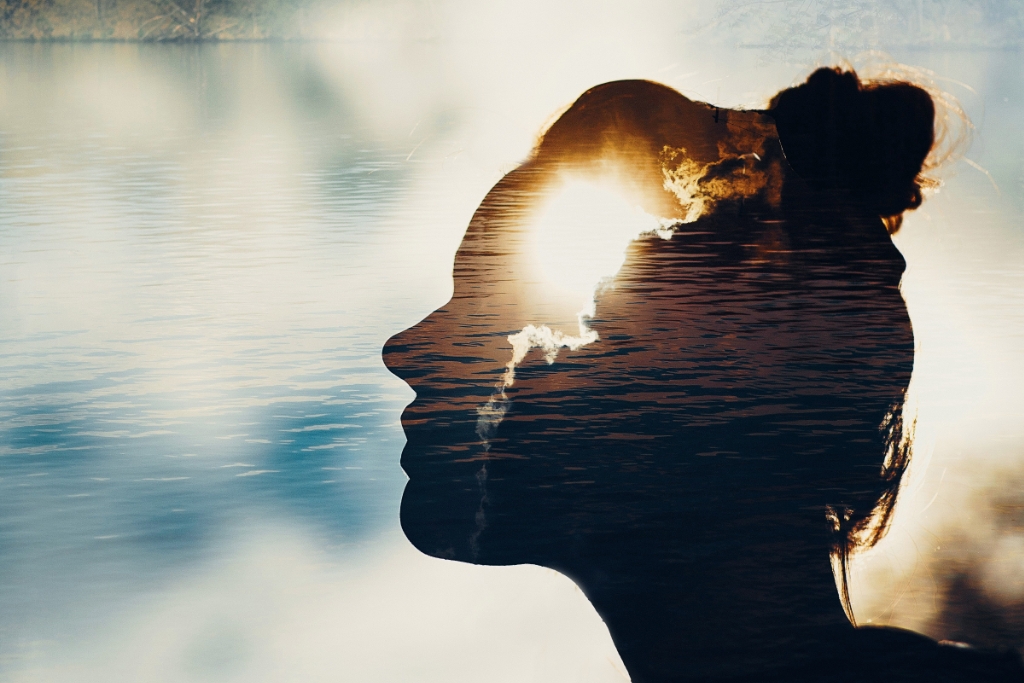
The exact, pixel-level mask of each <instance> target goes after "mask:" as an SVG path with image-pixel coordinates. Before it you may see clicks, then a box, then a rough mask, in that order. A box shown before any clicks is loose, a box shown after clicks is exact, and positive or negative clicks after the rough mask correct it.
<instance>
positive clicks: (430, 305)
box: [0, 22, 1024, 681]
mask: <svg viewBox="0 0 1024 683" xmlns="http://www.w3.org/2000/svg"><path fill="white" fill-rule="evenodd" d="M641 24H642V22H641ZM644 26H646V25H640V27H639V28H638V27H637V26H630V27H627V29H626V30H624V31H623V33H622V35H623V36H625V37H623V38H621V40H618V41H616V40H612V41H611V42H603V41H602V40H597V39H590V38H588V39H583V38H573V39H570V40H565V41H559V40H557V33H551V34H548V33H543V34H541V35H539V36H537V37H536V41H537V45H538V47H537V50H536V51H534V53H533V54H528V55H521V56H520V58H516V59H513V58H512V57H511V56H510V54H511V53H512V51H515V50H517V49H519V48H518V47H517V45H516V44H515V42H514V41H511V40H510V41H507V42H505V43H502V42H500V41H499V42H497V43H494V42H490V43H489V42H486V41H480V40H476V41H466V40H463V41H459V40H455V39H453V40H452V41H450V42H445V41H435V42H416V41H403V40H397V39H396V40H392V41H391V42H386V41H385V42H365V43H358V42H357V43H347V44H316V45H304V46H303V45H263V44H241V45H211V46H200V47H197V46H187V45H166V46H137V45H114V44H97V45H45V44H41V45H32V44H7V45H4V46H3V48H2V51H0V671H2V672H3V677H4V678H5V679H6V680H12V681H37V680H38V681H50V680H53V681H60V680H76V681H90V680H97V681H99V680H168V681H184V680H197V681H199V680H204V681H205V680H210V681H232V680H246V681H254V680H268V681H271V680H283V679H292V678H293V679H294V680H321V679H323V680H328V679H329V680H338V677H339V676H340V677H341V679H344V680H364V681H391V680H407V681H413V680H416V681H435V680H436V681H442V680H443V681H461V680H466V681H469V680H489V681H506V680H507V681H522V680H538V681H548V680H551V681H555V680H558V681H566V680H588V681H593V680H608V681H614V680H624V679H625V674H624V673H623V672H622V670H621V664H620V663H618V662H617V658H616V656H615V653H614V649H613V648H612V647H611V643H610V640H609V638H608V635H607V631H606V630H604V629H603V625H602V624H601V622H600V619H599V618H598V617H597V616H596V614H595V613H594V612H593V610H592V608H590V607H589V605H588V604H587V603H586V601H585V600H584V599H583V598H582V596H581V594H580V593H579V592H578V591H577V590H576V589H575V588H574V586H573V585H572V583H571V582H570V581H568V579H565V578H564V577H560V576H558V575H556V574H555V573H554V572H550V571H547V570H541V569H538V568H531V567H515V568H480V567H472V566H469V565H459V564H455V563H446V562H443V561H441V560H431V559H428V558H425V557H423V556H420V555H418V554H417V553H416V551H414V550H413V549H411V548H410V547H409V546H408V545H407V543H406V541H405V540H404V538H403V537H402V535H401V531H400V529H399V527H398V507H399V501H400V497H401V492H402V489H403V486H404V484H405V481H406V479H405V476H404V474H403V472H402V470H401V468H400V467H399V456H400V454H401V449H402V445H403V443H404V436H403V433H402V430H401V427H400V425H399V423H398V416H399V414H400V412H401V410H402V408H403V407H404V406H405V404H406V403H408V402H409V401H410V400H411V398H412V392H411V390H410V389H408V388H407V387H406V386H405V385H404V383H402V382H401V381H399V380H398V379H397V378H395V377H393V376H392V375H391V374H390V373H388V372H387V370H386V369H385V368H384V366H383V364H382V362H381V360H380V349H381V346H382V344H383V343H384V341H385V340H386V339H387V338H388V337H389V336H391V335H392V334H394V333H395V332H397V331H400V330H402V329H404V328H405V327H407V326H409V325H411V324H412V323H414V322H416V321H417V320H419V319H421V318H422V317H423V316H425V315H426V314H428V313H429V312H430V311H431V310H433V309H434V308H435V307H437V306H439V305H440V304H442V303H444V302H445V301H446V299H447V296H448V295H449V294H450V291H451V272H450V269H451V259H452V255H453V254H454V251H455V248H456V247H457V245H458V242H459V239H460V237H461V234H462V231H463V230H464V228H465V225H466V223H467V221H468V218H469V216H470V215H471V213H472V210H473V208H474V207H475V206H476V204H477V203H478V202H479V200H480V198H481V197H482V196H483V194H484V193H485V192H486V190H487V188H488V187H489V186H490V185H491V184H493V182H494V181H496V180H497V179H498V178H499V177H500V176H501V174H502V172H504V171H507V170H509V169H510V168H512V167H513V166H514V165H515V163H516V161H517V160H519V159H521V158H522V157H523V156H524V155H525V154H526V152H527V151H528V150H529V146H530V143H531V140H532V135H533V134H534V133H535V132H536V130H537V129H539V127H540V126H541V124H542V123H543V122H544V121H545V120H546V119H547V117H548V116H549V115H550V114H551V113H552V112H553V111H555V110H557V109H558V108H559V107H560V106H563V105H564V104H565V103H567V102H570V101H571V100H572V98H573V97H574V96H575V94H577V93H578V92H580V91H582V90H583V89H585V88H586V87H587V86H589V85H591V84H593V83H598V82H602V81H606V80H611V79H614V78H620V77H627V76H633V77H636V76H642V77H648V78H652V79H655V80H661V81H663V82H666V83H668V84H669V85H672V86H674V87H677V88H679V89H681V90H682V91H683V92H685V93H687V94H689V95H691V96H693V97H696V98H703V99H708V100H717V101H718V102H721V103H722V104H725V105H730V106H735V105H741V104H746V105H751V106H753V105H758V104H761V103H763V102H764V100H766V99H767V97H769V96H770V95H771V94H772V93H773V92H775V91H776V90H778V89H780V88H782V87H786V86H787V85H789V84H790V83H791V82H792V81H793V80H795V79H797V78H799V77H801V76H802V75H804V74H805V73H806V72H807V71H808V70H809V65H810V64H811V62H812V59H813V57H815V56H811V57H809V58H808V59H807V61H806V66H801V65H794V64H792V63H790V64H783V63H779V62H778V61H777V60H776V61H766V59H765V57H764V55H763V54H760V53H759V52H758V51H757V50H754V49H750V50H737V49H735V48H734V47H732V46H730V45H728V44H727V41H726V43H723V42H722V41H720V40H718V41H710V40H709V39H707V40H706V44H700V43H698V42H692V43H691V44H688V45H686V46H685V48H681V47H678V46H677V45H673V44H670V43H669V42H668V41H665V42H664V44H662V45H658V44H655V45H653V46H652V45H650V44H649V43H647V42H642V41H640V40H638V38H637V36H638V35H640V28H643V27H644ZM640 45H643V49H633V48H635V47H637V46H640ZM709 55H710V56H709ZM711 56H714V58H711ZM896 57H897V58H898V59H900V60H901V61H904V62H908V63H912V64H917V65H923V66H926V67H928V68H930V69H932V70H934V71H935V73H936V75H937V77H941V79H940V80H938V83H939V85H940V86H942V87H944V88H946V89H948V90H950V91H951V92H953V93H954V94H955V95H957V96H958V97H959V98H960V99H961V101H962V102H963V104H964V106H965V109H966V110H967V112H968V114H969V115H970V117H971V118H972V120H973V121H974V123H975V125H976V127H977V130H976V132H975V135H974V143H973V147H972V148H971V149H970V151H969V152H968V154H967V157H968V159H969V161H960V162H957V163H956V164H954V165H952V166H950V167H949V168H947V169H945V170H944V171H943V172H942V176H943V177H944V178H945V185H944V186H943V187H942V189H941V191H940V192H939V193H938V194H936V195H935V196H933V197H932V198H930V199H929V200H928V202H927V203H926V205H925V207H924V208H923V209H921V210H920V211H918V212H916V213H915V214H913V215H912V216H910V218H909V219H908V220H907V222H906V225H905V227H904V229H903V231H902V232H901V233H900V235H899V236H898V237H897V246H899V247H900V249H901V250H902V251H903V253H904V255H905V257H906V259H907V261H908V264H909V267H908V271H907V274H906V276H905V279H904V287H903V289H904V294H905V296H906V298H907V301H908V306H909V309H910V313H911V318H912V320H913V324H914V330H915V335H916V340H917V344H918V351H917V357H916V364H915V369H914V380H913V385H912V386H913V392H914V394H913V395H914V397H915V400H916V405H917V407H918V427H917V434H918V448H917V453H916V460H915V463H914V465H913V468H912V470H911V475H910V478H909V481H908V483H907V487H906V490H905V491H904V495H903V499H902V500H901V507H900V509H899V512H898V516H897V521H896V527H895V528H894V530H893V532H892V533H891V534H890V536H889V537H888V538H887V539H886V540H885V541H884V542H883V544H882V545H881V546H879V547H878V548H876V549H875V550H873V551H872V552H871V553H869V554H867V555H866V556H864V557H862V558H860V560H859V562H858V564H857V565H855V586H854V592H855V595H854V601H855V607H856V609H857V611H858V616H859V617H860V619H861V621H870V622H874V623H894V624H899V625H904V626H908V627H911V628H915V629H917V630H921V631H924V632H926V633H928V634H929V635H933V636H934V637H941V638H953V639H962V640H974V641H982V642H986V643H1005V644H1013V645H1021V644H1024V610H1022V608H1021V606H1022V605H1024V520H1022V519H1021V516H1020V512H1019V511H1020V509H1024V495H1022V494H1021V493H1020V492H1021V491H1022V490H1024V488H1022V487H1021V486H1020V483H1021V482H1024V429H1022V428H1021V427H1020V424H1021V423H1020V421H1019V417H1018V416H1019V414H1020V412H1021V408H1024V394H1022V393H1021V389H1020V387H1021V386H1024V361H1022V358H1024V353H1022V352H1024V265H1022V264H1024V259H1022V258H1021V257H1022V256H1024V230H1022V217H1024V161H1022V160H1024V132H1022V128H1021V126H1020V122H1021V111H1022V108H1024V77H1022V75H1021V74H1022V70H1021V69H1020V65H1021V55H1020V54H1019V53H1016V52H1000V51H991V52H971V53H948V52H947V53H942V52H936V53H924V52H908V53H902V54H897V55H896Z"/></svg>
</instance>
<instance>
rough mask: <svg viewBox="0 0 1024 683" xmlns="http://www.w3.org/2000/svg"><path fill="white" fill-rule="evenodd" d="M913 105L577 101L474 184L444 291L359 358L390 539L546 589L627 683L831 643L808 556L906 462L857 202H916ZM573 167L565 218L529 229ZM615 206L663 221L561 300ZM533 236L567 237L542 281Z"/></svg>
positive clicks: (838, 90) (878, 230)
mask: <svg viewBox="0 0 1024 683" xmlns="http://www.w3.org/2000/svg"><path fill="white" fill-rule="evenodd" d="M930 102H931V101H930V99H929V98H928V96H927V94H926V93H924V91H922V90H920V89H918V88H916V87H914V86H910V85H906V84H885V85H874V86H870V87H865V86H862V85H861V84H860V83H859V82H858V80H857V78H856V76H855V75H853V74H852V73H845V74H844V73H841V72H838V71H834V70H821V71H818V72H815V73H814V74H813V75H812V76H811V78H810V79H809V80H808V81H807V83H806V84H804V85H801V86H798V87H796V88H792V89H790V90H786V91H783V92H782V93H780V94H779V95H778V96H776V98H775V99H774V100H773V101H772V106H771V108H770V109H769V110H768V111H767V112H747V111H726V110H720V109H717V108H715V107H712V106H708V105H704V104H701V103H695V102H692V101H690V100H688V99H686V98H685V97H683V96H682V95H680V94H678V93H676V92H675V91H672V90H670V89H668V88H665V87H664V86H660V85H657V84H653V83H649V82H646V81H623V82H617V83H610V84H606V85H603V86H598V87H597V88H594V89H592V90H590V91H588V92H587V93H584V95H582V96H581V97H580V98H579V100H577V102H576V103H575V104H574V105H573V106H572V107H571V108H570V109H569V110H568V111H566V113H565V114H563V115H562V116H561V117H560V118H559V120H558V121H556V122H555V123H554V124H553V125H552V127H551V128H550V129H549V130H548V131H546V133H545V134H544V135H543V136H542V138H541V139H540V142H539V143H538V146H537V149H535V150H534V152H533V154H532V155H531V157H530V159H529V160H527V162H525V163H524V164H523V165H522V166H520V168H518V169H517V170H515V171H513V172H512V173H510V174H508V175H507V176H506V177H505V178H504V179H503V180H502V181H501V182H499V184H498V185H497V186H496V187H495V188H494V189H493V190H492V191H491V192H490V193H489V194H488V196H487V197H486V198H485V199H484V201H483V203H482V204H481V207H480V208H479V209H478V211H477V213H476V215H475V216H474V218H473V220H472V222H471V223H470V226H469V228H468V230H467V232H466V235H465V238H464V240H463V242H462V245H461V247H460V248H459V251H458V254H457V255H456V258H455V266H454V285H455V288H454V294H453V296H452V299H451V301H449V302H448V304H447V305H445V306H444V307H443V308H441V309H438V310H437V311H435V312H434V313H432V314H431V315H430V316H428V317H427V318H426V319H425V320H423V321H422V322H420V323H419V324H417V325H416V326H414V327H412V328H410V329H408V330H406V331H404V332H402V333H400V334H398V335H396V336H395V337H393V338H392V339H391V340H390V341H389V342H388V343H387V345H386V347H385V353H384V358H385V362H386V363H387V365H388V367H389V368H390V369H391V370H392V371H393V372H394V373H396V374H397V375H398V376H399V377H401V378H402V379H404V380H405V381H407V382H408V383H409V384H410V386H412V387H413V389H415V391H416V399H415V401H414V402H413V403H412V404H411V405H410V406H409V407H408V408H407V409H406V411H405V413H404V415H403V425H404V427H405V431H406V435H407V439H408V443H407V445H406V447H405V450H404V452H403V455H402V466H403V468H404V469H405V471H406V473H407V474H408V475H409V483H408V484H407V487H406V491H405V495H404V497H403V500H402V511H401V519H402V526H403V529H404V530H405V533H406V535H407V536H408V538H409V539H410V540H411V541H412V543H413V544H415V545H416V546H417V547H418V548H419V549H420V550H422V551H423V552H425V553H428V554H431V555H434V556H437V557H444V558H450V559H456V560H461V561H465V562H475V563H480V564H517V563H533V564H539V565H542V566H547V567H551V568H554V569H557V570H559V571H561V572H563V573H565V574H567V575H569V576H570V577H572V578H573V579H575V580H576V581H577V583H578V584H579V585H580V586H581V588H582V589H583V590H584V591H585V592H586V594H587V595H588V597H589V598H590V599H591V600H592V602H593V603H594V605H595V606H596V608H597V609H598V611H599V612H600V613H601V615H602V616H603V617H604V618H605V620H606V622H607V623H608V626H609V629H610V630H611V633H612V636H613V638H614V639H615V642H616V645H617V647H618V648H619V650H620V653H621V654H622V657H623V660H624V662H625V663H626V665H627V667H628V668H629V670H630V674H631V676H632V677H633V680H634V681H635V682H636V683H640V682H642V681H643V682H647V681H668V680H707V679H710V678H713V677H714V676H730V675H731V676H739V675H742V674H744V673H745V672H750V671H764V670H765V669H766V667H768V666H769V665H773V664H772V662H777V661H778V660H779V657H780V652H785V653H787V657H788V656H789V655H792V659H793V661H798V660H799V661H803V660H808V659H813V658H814V657H820V656H824V655H823V652H824V651H825V649H827V648H826V645H825V644H826V643H828V642H833V643H838V642H841V641H843V638H844V637H845V636H844V634H845V633H847V631H852V627H851V626H850V624H849V622H848V621H847V618H846V616H845V614H844V611H843V607H842V604H841V600H840V597H839V595H838V594H837V590H836V583H835V580H834V577H833V573H832V559H831V558H833V557H838V558H839V559H840V561H841V562H840V564H842V561H844V560H845V556H846V552H847V551H848V550H849V548H850V547H851V546H852V545H854V544H856V543H857V542H859V541H865V540H866V541H868V542H870V541H871V540H872V539H873V538H877V536H878V535H879V534H880V533H881V532H882V531H883V530H884V528H885V524H886V523H887V521H888V513H889V512H890V511H891V509H892V504H893V502H894V498H895V494H896V490H897V487H898V484H899V477H900V474H901V473H902V471H903V468H904V467H905V465H906V458H907V450H906V447H905V441H904V440H903V439H902V436H903V434H902V420H901V405H902V400H903V394H904V391H905V389H906V387H907V385H908V383H909V380H910V375H911V370H912V367H913V349H914V340H913V334H912V331H911V326H910V320H909V317H908V314H907V310H906V306H905V304H904V300H903V297H902V295H901V293H900V290H899V284H900V278H901V276H902V273H903V270H904V266H905V263H904V260H903V258H902V256H901V255H900V253H899V252H898V251H897V250H896V248H895V247H894V245H893V243H892V241H891V239H890V237H889V234H888V232H887V230H886V227H885V225H884V224H883V218H888V217H891V216H898V215H900V214H901V213H902V212H903V211H904V210H906V209H908V208H913V207H915V206H917V204H919V203H920V193H919V190H918V186H917V185H916V182H917V181H916V178H917V175H918V173H919V172H920V170H921V166H922V163H923V161H924V158H925V156H926V155H927V153H928V150H929V149H930V147H931V140H932V136H933V133H932V120H931V118H930V117H931V116H932V115H933V110H932V109H930V106H931V105H930ZM581 183H582V184H583V185H585V186H588V187H591V188H592V191H591V192H589V193H582V194H579V195H573V196H578V197H579V198H582V199H578V200H577V201H583V203H584V205H583V206H577V209H575V210H572V211H569V212H568V213H569V214H571V215H572V216H575V217H576V219H577V221H578V222H579V225H576V226H574V227H571V229H570V227H565V226H564V225H560V224H559V225H556V224H554V223H550V222H545V220H544V216H547V215H548V213H546V211H548V209H547V208H546V207H550V206H551V205H553V204H557V203H558V201H559V198H560V197H562V196H565V195H566V193H568V192H570V190H569V189H567V188H573V187H576V186H577V185H579V184H581ZM595 188H596V189H595ZM616 197H618V198H617V199H616ZM616 202H618V203H616ZM623 202H624V203H625V204H627V205H638V206H640V207H641V208H643V209H644V210H646V212H647V213H649V214H654V215H656V216H659V217H661V218H662V219H663V220H662V222H661V226H662V227H664V226H668V225H670V224H671V225H672V228H671V230H670V231H669V232H666V231H663V232H662V233H661V234H653V233H651V234H642V235H640V236H639V237H637V238H636V239H634V240H633V241H631V242H629V241H628V240H627V242H628V248H627V249H626V251H625V254H624V260H621V259H620V261H621V264H622V265H621V268H619V269H618V270H617V272H616V271H615V270H613V271H612V272H611V273H607V275H614V277H613V278H611V279H610V280H606V281H604V282H603V283H602V284H601V286H599V287H598V288H597V290H596V294H594V298H593V300H592V302H591V305H590V306H589V307H588V306H584V305H581V302H579V301H577V300H569V299H566V298H565V297H564V296H562V294H563V293H564V291H563V289H560V287H559V284H558V282H559V278H561V277H566V278H570V279H571V277H572V276H574V275H576V274H578V273H580V272H582V271H584V270H585V267H586V265H587V264H588V263H590V262H592V260H593V259H594V258H596V257H595V256H594V254H595V250H597V249H599V248H600V247H601V238H600V234H603V233H602V232H601V230H603V228H601V227H600V225H601V224H602V221H604V220H606V219H607V218H608V217H609V216H612V217H613V218H614V220H623V221H624V220H626V219H625V218H621V219H620V218H618V216H620V214H618V213H616V211H617V209H616V208H615V207H618V206H620V205H621V204H622V203H623ZM622 215H623V216H624V215H625V214H622ZM543 230H555V231H557V230H566V231H569V232H566V233H565V234H566V235H569V237H567V238H566V239H568V240H569V244H570V245H572V246H571V247H570V248H569V249H568V250H567V251H565V252H564V256H563V257H560V259H561V260H558V259H556V260H555V263H554V265H553V266H549V267H547V268H546V269H545V268H540V267H538V266H537V263H538V262H539V261H543V259H544V258H545V255H544V253H543V250H541V252H538V246H537V245H538V244H541V245H543V244H545V243H544V242H543V240H541V241H540V242H538V239H537V233H538V231H543ZM627 232H628V231H627ZM624 246H626V243H622V244H620V246H619V249H620V250H621V249H622V247H624ZM616 263H617V262H616ZM553 273H554V274H553ZM594 284H597V283H594ZM573 306H575V308H574V307H573ZM580 310H582V311H583V314H582V316H577V315H576V314H577V312H579V311H580ZM872 521H874V523H872ZM744 680H746V679H744Z"/></svg>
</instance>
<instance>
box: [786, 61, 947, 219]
mask: <svg viewBox="0 0 1024 683" xmlns="http://www.w3.org/2000/svg"><path fill="white" fill-rule="evenodd" d="M768 113H769V114H771V115H772V116H773V117H774V118H775V122H776V127H777V129H778V132H779V140H780V142H781V143H782V149H783V151H784V152H785V155H786V158H787V160H788V161H789V164H790V166H792V167H793V170H794V171H796V173H797V174H798V175H799V176H800V177H802V178H803V179H804V180H805V181H807V183H808V185H810V186H811V187H812V188H813V189H815V190H818V191H840V192H843V193H844V194H847V195H848V196H849V197H850V198H851V199H853V200H855V201H857V202H859V203H860V204H862V205H863V206H864V208H866V209H868V210H869V211H871V212H872V213H876V214H878V215H879V216H898V215H899V214H901V213H902V212H904V211H906V210H907V209H914V208H917V207H918V206H920V205H921V186H920V183H919V177H918V175H919V174H920V172H921V167H922V166H923V164H924V160H925V158H926V157H927V156H928V153H929V152H930V151H931V148H932V145H933V144H934V141H935V132H934V128H935V105H934V103H933V102H932V98H931V96H930V95H929V94H928V93H927V92H926V91H925V90H924V89H922V88H919V87H918V86H916V85H912V84H910V83H903V82H887V83H876V84H863V83H861V82H860V80H859V79H858V78H857V74H856V73H854V72H852V71H846V72H844V71H840V70H839V69H837V68H822V69H818V70H817V71H815V72H814V73H812V74H811V75H810V76H809V77H808V79H807V82H806V83H804V84H802V85H798V86H796V87H794V88H789V89H787V90H783V91H782V92H780V93H779V94H778V95H776V96H775V97H774V98H773V99H772V102H771V107H770V109H769V112H768Z"/></svg>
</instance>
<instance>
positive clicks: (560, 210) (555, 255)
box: [529, 179, 671, 332]
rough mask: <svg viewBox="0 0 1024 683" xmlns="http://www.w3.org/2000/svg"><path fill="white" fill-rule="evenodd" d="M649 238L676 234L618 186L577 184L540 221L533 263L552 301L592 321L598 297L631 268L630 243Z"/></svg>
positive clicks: (569, 184) (566, 189)
mask: <svg viewBox="0 0 1024 683" xmlns="http://www.w3.org/2000/svg"><path fill="white" fill-rule="evenodd" d="M645 234H660V235H661V236H662V237H664V238H666V239H667V238H668V237H670V236H671V231H670V230H669V229H667V227H666V225H665V224H664V223H663V222H662V220H661V219H658V218H656V217H654V216H652V215H650V214H648V213H645V212H644V211H643V210H642V209H640V208H639V207H637V206H634V205H631V204H630V203H629V202H628V201H627V200H626V198H625V197H623V196H622V194H620V193H619V192H618V191H617V190H616V189H615V188H614V187H613V186H611V185H609V184H603V183H595V182H588V181H585V180H579V179H571V180H569V181H567V182H566V183H565V184H564V185H563V187H562V189H561V190H560V191H559V192H558V193H557V194H555V195H554V196H553V197H552V198H551V199H550V200H549V201H548V202H547V204H546V205H545V206H544V207H543V209H541V212H540V214H539V215H538V218H537V220H536V221H535V222H534V224H533V226H532V230H531V239H530V243H531V249H530V251H529V258H530V260H531V262H532V264H533V268H534V272H535V275H536V277H537V279H538V280H539V281H540V282H541V283H542V284H543V287H544V290H545V295H546V296H549V297H550V298H551V300H552V301H555V300H557V301H558V302H559V304H562V303H564V304H565V305H567V306H571V307H572V312H573V314H574V315H576V316H587V317H589V316H592V315H593V313H594V297H595V295H596V293H597V292H598V291H599V290H600V288H601V287H602V285H603V284H604V283H606V282H607V281H609V280H610V279H611V278H613V277H614V276H615V274H616V273H618V272H619V269H620V268H622V265H623V263H625V260H626V250H627V249H628V247H629V244H630V242H632V241H633V240H635V239H637V238H638V237H640V236H641V235H645ZM568 331H569V330H563V332H568Z"/></svg>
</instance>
